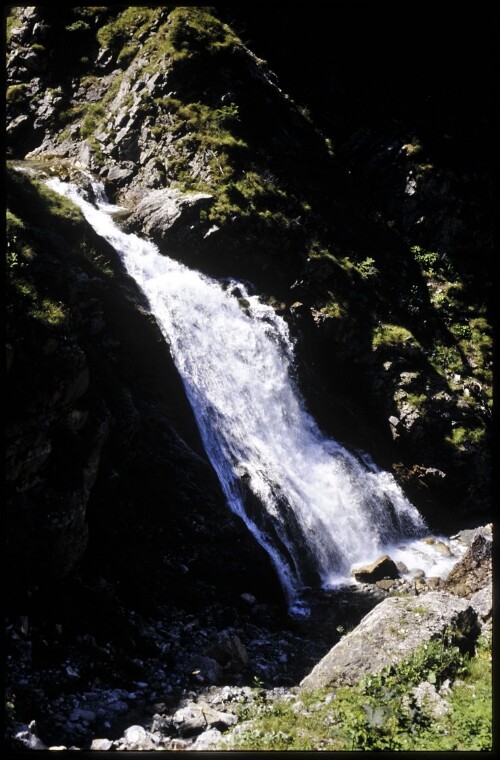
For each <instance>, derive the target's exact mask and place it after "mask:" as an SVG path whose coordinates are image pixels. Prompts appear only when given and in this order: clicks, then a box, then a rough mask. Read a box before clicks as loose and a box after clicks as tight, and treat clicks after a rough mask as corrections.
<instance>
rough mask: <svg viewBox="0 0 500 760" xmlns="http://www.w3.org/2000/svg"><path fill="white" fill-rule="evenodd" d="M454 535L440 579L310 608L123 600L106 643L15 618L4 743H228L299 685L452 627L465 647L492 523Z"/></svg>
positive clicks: (379, 660)
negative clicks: (453, 554)
mask: <svg viewBox="0 0 500 760" xmlns="http://www.w3.org/2000/svg"><path fill="white" fill-rule="evenodd" d="M453 542H454V544H455V545H456V546H459V545H460V546H462V548H463V552H462V554H463V556H462V558H461V559H460V560H458V561H457V562H456V564H455V565H454V566H453V568H452V570H451V571H450V573H449V574H448V577H447V578H446V579H440V580H439V581H436V579H433V578H432V576H431V577H429V576H425V575H424V574H420V573H418V574H417V575H416V577H413V578H404V577H399V578H389V577H387V578H380V577H378V579H377V580H374V578H370V579H366V582H363V583H361V582H357V583H353V584H352V585H351V586H344V587H342V588H339V589H336V590H324V591H323V592H319V593H317V594H316V595H315V596H314V598H311V599H309V600H308V602H309V604H310V607H311V615H310V616H309V617H304V618H302V619H295V620H294V619H291V618H289V617H288V616H287V615H286V614H285V613H284V611H283V609H282V608H281V607H280V606H279V605H273V604H270V603H262V602H259V600H257V599H256V598H255V597H254V596H253V595H252V594H249V593H244V594H242V596H241V598H240V600H239V601H240V604H239V605H238V606H234V607H233V606H230V605H228V606H224V605H223V604H221V603H215V604H208V605H207V606H206V607H205V608H200V610H199V611H198V613H196V614H194V613H193V612H188V611H186V610H183V609H181V608H172V607H165V608H161V609H158V611H157V613H158V614H157V615H156V616H154V617H146V616H145V615H143V614H139V613H138V612H136V611H133V610H128V611H127V612H126V613H124V615H125V616H124V618H123V622H122V625H123V628H124V632H125V635H124V636H122V637H120V636H116V635H112V632H110V631H108V632H107V634H108V635H107V639H108V640H106V636H105V635H104V634H105V631H103V636H102V637H100V638H97V637H95V636H90V635H89V634H86V633H85V632H84V631H83V630H82V632H81V633H79V634H78V635H76V636H71V635H69V634H67V633H66V632H65V631H64V629H63V628H62V626H61V625H57V624H55V625H52V626H49V625H48V624H46V626H45V628H44V627H42V626H38V627H37V626H36V625H32V624H31V621H30V620H28V619H27V618H19V619H16V620H11V621H9V625H8V628H7V642H6V643H7V670H6V675H7V689H8V691H7V705H8V707H7V711H8V739H9V743H10V745H11V746H12V747H13V748H18V749H21V748H24V749H45V748H49V749H54V750H55V749H71V748H74V749H92V750H109V751H114V750H183V749H186V750H187V749H190V750H208V749H216V748H221V749H222V748H224V747H225V748H227V749H229V748H230V746H231V741H232V739H231V737H234V736H238V734H239V733H241V732H242V731H243V732H244V731H245V730H246V728H245V727H247V724H248V720H249V718H248V716H249V715H252V714H253V713H254V712H255V713H256V712H258V710H259V709H260V706H261V705H262V703H263V702H265V703H266V704H267V705H270V704H273V703H275V702H277V701H278V702H279V701H288V702H293V704H297V705H298V706H297V710H299V711H300V710H301V709H302V708H301V706H300V705H301V702H300V694H301V692H302V691H303V690H307V689H310V688H316V687H317V686H324V685H329V684H332V685H335V684H340V683H341V684H343V685H344V684H349V683H354V682H355V681H356V680H357V679H359V678H360V677H361V676H362V675H363V674H365V673H367V672H368V673H372V672H375V673H376V672H378V671H380V670H381V668H383V667H384V666H385V665H387V664H389V663H393V662H394V661H397V660H398V659H399V660H400V659H402V658H404V657H405V656H407V655H408V654H410V653H411V651H412V650H413V649H415V647H416V646H418V644H421V643H423V642H426V641H430V640H431V639H435V638H439V637H442V636H443V635H444V632H445V631H449V630H451V629H453V630H455V631H456V634H457V637H458V638H460V640H461V642H462V645H463V646H466V647H469V648H471V647H473V646H474V641H475V640H476V639H477V637H478V636H479V635H480V633H481V631H484V630H488V629H490V628H491V611H492V551H491V550H492V531H491V526H485V527H482V528H478V529H475V530H466V531H462V532H461V533H459V534H457V535H456V536H455V537H454V538H453V541H452V542H451V543H453ZM390 562H391V561H387V559H384V560H383V561H382V563H379V569H378V570H377V571H376V572H375V576H377V574H378V576H380V575H384V570H383V567H384V566H385V567H386V571H385V573H386V574H387V575H391V574H392V573H391V564H390ZM375 564H376V563H375ZM380 567H382V569H380ZM387 568H389V569H387ZM356 652H358V654H359V653H362V656H356ZM431 687H432V685H430V687H429V686H428V687H425V686H422V688H421V690H422V689H423V690H424V691H425V689H426V688H427V690H428V689H429V688H431ZM431 691H432V688H431ZM438 697H439V695H438ZM438 697H436V698H435V699H434V702H436V701H439V699H438ZM439 698H441V699H442V696H441V697H439ZM304 709H305V708H304Z"/></svg>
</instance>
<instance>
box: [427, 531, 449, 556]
mask: <svg viewBox="0 0 500 760" xmlns="http://www.w3.org/2000/svg"><path fill="white" fill-rule="evenodd" d="M422 540H423V542H424V543H426V544H430V545H431V546H432V547H433V548H434V549H435V550H436V551H437V552H438V554H442V555H443V557H453V556H454V555H453V552H452V551H451V549H450V547H449V546H448V545H447V544H445V543H444V541H439V540H438V539H437V538H434V537H433V536H430V537H429V538H424V539H422Z"/></svg>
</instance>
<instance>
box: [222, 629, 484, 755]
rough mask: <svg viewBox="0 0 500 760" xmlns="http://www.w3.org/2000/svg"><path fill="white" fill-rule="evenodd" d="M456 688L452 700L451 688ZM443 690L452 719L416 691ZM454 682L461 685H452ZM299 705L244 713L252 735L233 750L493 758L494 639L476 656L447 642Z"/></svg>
mask: <svg viewBox="0 0 500 760" xmlns="http://www.w3.org/2000/svg"><path fill="white" fill-rule="evenodd" d="M450 681H451V682H452V688H451V691H450V693H449V694H448V684H449V683H450ZM422 682H428V683H429V684H432V686H434V687H435V689H436V690H438V691H439V689H441V688H442V689H443V692H444V694H445V695H446V700H447V701H448V704H449V707H448V711H447V712H443V714H441V715H440V716H437V715H434V714H433V713H432V709H431V708H430V706H429V705H428V704H426V703H425V701H421V700H420V701H419V700H418V699H417V698H416V695H415V694H414V692H413V689H414V688H415V687H416V686H418V685H419V684H421V683H422ZM453 682H454V683H453ZM299 699H300V703H302V704H300V703H299V704H295V705H294V703H293V702H292V701H276V702H269V703H268V702H267V701H266V700H265V699H264V698H262V697H260V698H259V699H257V701H256V703H254V704H250V705H249V706H243V707H242V708H241V718H242V719H243V720H246V721H249V723H248V724H247V726H246V728H245V729H244V730H241V731H240V732H239V733H238V734H235V735H234V736H232V737H231V740H230V744H229V747H228V748H230V749H232V750H233V749H236V750H246V749H252V750H256V751H259V750H260V751H269V750H305V751H311V750H333V751H353V750H364V751H381V750H408V751H439V750H448V751H451V750H490V749H491V743H492V706H491V637H490V636H485V637H483V638H481V639H480V640H479V642H478V643H477V646H476V650H475V652H474V654H473V655H472V656H470V655H467V654H462V653H461V652H460V650H459V648H458V647H457V646H455V645H454V644H453V642H452V636H451V632H450V635H449V636H445V637H443V639H439V640H434V641H430V642H429V643H428V644H424V645H422V646H421V647H420V648H419V649H418V650H416V652H415V653H413V654H412V655H411V656H410V657H408V658H407V659H406V660H404V661H403V662H401V663H399V664H397V665H395V666H390V667H387V668H385V669H384V670H383V671H382V672H381V673H379V674H377V675H369V676H365V677H364V678H362V679H361V680H360V681H359V682H358V683H357V684H356V685H355V686H354V687H340V688H338V689H337V690H336V691H335V692H332V691H331V690H329V689H319V690H316V691H313V692H309V693H307V692H305V693H302V692H301V693H300V695H299Z"/></svg>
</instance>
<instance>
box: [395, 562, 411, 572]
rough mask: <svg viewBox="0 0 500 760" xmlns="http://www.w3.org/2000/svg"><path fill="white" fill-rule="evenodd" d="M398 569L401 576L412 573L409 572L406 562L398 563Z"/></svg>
mask: <svg viewBox="0 0 500 760" xmlns="http://www.w3.org/2000/svg"><path fill="white" fill-rule="evenodd" d="M396 567H397V568H398V570H399V572H400V573H401V574H403V575H404V574H405V573H409V572H410V571H409V570H408V568H407V567H406V565H405V563H404V562H401V561H399V562H396Z"/></svg>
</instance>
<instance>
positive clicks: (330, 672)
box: [301, 591, 479, 690]
mask: <svg viewBox="0 0 500 760" xmlns="http://www.w3.org/2000/svg"><path fill="white" fill-rule="evenodd" d="M447 629H450V630H451V629H454V630H456V631H458V632H459V635H460V638H461V641H462V642H466V641H472V640H474V639H475V638H476V637H477V635H478V633H479V626H478V622H477V613H476V611H475V610H474V609H473V607H472V605H471V604H470V603H468V602H467V601H465V600H464V599H460V598H458V597H456V596H453V595H451V594H447V593H440V592H436V591H432V592H430V593H428V594H425V595H422V596H420V597H418V599H405V598H401V597H392V598H389V599H385V600H384V601H383V602H381V603H380V604H379V605H378V606H377V607H375V609H373V610H372V611H371V612H370V613H368V615H366V617H364V618H363V620H362V621H361V623H360V624H359V625H358V626H357V628H356V629H355V630H354V631H352V632H351V633H349V634H347V636H344V638H342V639H341V640H340V641H339V642H338V644H336V645H335V646H334V647H333V648H332V649H331V650H330V651H329V652H328V654H327V655H326V656H325V657H324V658H323V659H322V660H321V661H320V662H319V663H318V664H317V665H316V666H315V667H314V668H313V670H312V671H311V673H309V675H308V676H306V677H305V678H304V679H303V680H302V681H301V687H302V688H303V689H306V690H311V689H316V688H319V687H322V686H330V685H332V684H340V683H342V684H343V685H345V684H354V683H355V682H356V681H357V680H359V678H361V677H362V676H363V675H364V674H365V673H377V672H379V671H380V670H382V669H383V668H384V667H385V666H386V665H391V664H395V663H397V662H400V661H401V660H403V659H404V658H405V657H407V656H408V655H409V654H411V652H413V651H414V650H415V649H416V648H417V647H418V646H419V645H420V644H424V643H425V642H426V641H429V640H431V639H435V638H439V637H441V636H443V635H444V634H445V632H446V631H447Z"/></svg>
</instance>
